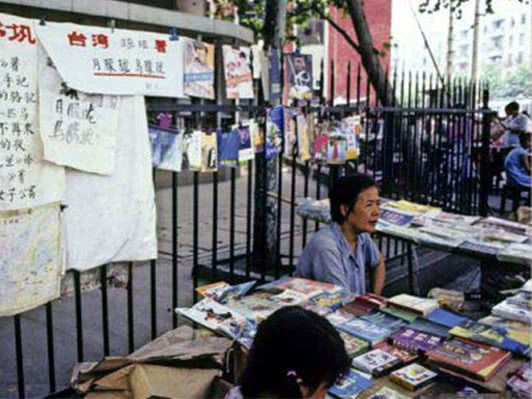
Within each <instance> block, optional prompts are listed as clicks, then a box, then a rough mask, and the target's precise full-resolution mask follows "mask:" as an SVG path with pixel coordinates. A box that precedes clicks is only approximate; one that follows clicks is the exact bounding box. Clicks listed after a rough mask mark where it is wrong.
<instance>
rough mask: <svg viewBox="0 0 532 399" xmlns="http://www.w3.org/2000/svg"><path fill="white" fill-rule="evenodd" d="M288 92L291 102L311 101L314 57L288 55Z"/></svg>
mask: <svg viewBox="0 0 532 399" xmlns="http://www.w3.org/2000/svg"><path fill="white" fill-rule="evenodd" d="M284 59H285V70H286V71H287V76H288V79H287V83H288V84H287V90H288V99H290V100H311V99H312V95H313V86H314V82H313V75H312V55H310V54H297V53H292V54H286V55H285V58H284Z"/></svg>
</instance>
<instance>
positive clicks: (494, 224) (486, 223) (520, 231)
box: [475, 216, 532, 236]
mask: <svg viewBox="0 0 532 399" xmlns="http://www.w3.org/2000/svg"><path fill="white" fill-rule="evenodd" d="M475 226H480V227H482V228H484V229H494V230H497V229H501V230H504V231H506V232H508V233H512V234H516V235H521V236H530V235H531V230H532V227H530V226H527V225H526V224H522V223H517V222H512V221H510V220H506V219H501V218H496V217H493V216H489V217H486V218H482V219H481V220H479V221H478V222H476V223H475Z"/></svg>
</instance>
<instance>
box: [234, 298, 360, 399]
mask: <svg viewBox="0 0 532 399" xmlns="http://www.w3.org/2000/svg"><path fill="white" fill-rule="evenodd" d="M349 365H350V359H349V357H348V356H347V353H346V351H345V347H344V341H343V340H342V338H341V337H340V335H339V334H338V332H337V331H336V330H335V329H334V327H333V326H332V325H331V323H329V321H328V320H327V319H325V318H324V317H323V316H320V315H318V314H317V313H314V312H311V311H309V310H305V309H303V308H301V307H299V306H287V307H284V308H281V309H279V310H277V311H276V312H274V313H273V314H272V315H271V316H270V317H268V318H267V319H266V320H264V321H263V322H262V323H261V324H260V325H259V328H258V331H257V335H256V336H255V340H254V341H253V345H252V346H251V350H250V353H249V358H248V361H247V366H246V367H245V369H244V371H243V373H242V376H241V379H240V386H237V387H235V388H233V389H232V390H231V391H229V393H228V394H227V395H226V397H225V399H243V398H246V399H251V398H306V399H323V398H325V395H326V393H327V390H328V389H329V387H330V386H331V385H333V384H334V383H335V382H336V380H337V379H339V378H340V377H341V376H342V375H343V374H344V373H346V372H347V371H348V370H349Z"/></svg>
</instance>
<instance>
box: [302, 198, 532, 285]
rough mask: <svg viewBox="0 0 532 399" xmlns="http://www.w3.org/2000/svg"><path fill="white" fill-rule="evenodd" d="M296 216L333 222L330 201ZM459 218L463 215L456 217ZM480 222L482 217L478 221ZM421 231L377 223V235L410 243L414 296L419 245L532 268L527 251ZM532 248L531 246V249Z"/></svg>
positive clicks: (305, 204) (311, 204)
mask: <svg viewBox="0 0 532 399" xmlns="http://www.w3.org/2000/svg"><path fill="white" fill-rule="evenodd" d="M382 200H383V203H384V204H386V203H390V202H391V201H390V200H388V199H382ZM411 204H412V205H413V206H419V207H423V205H419V204H414V203H411ZM386 210H387V211H390V209H388V208H386ZM296 213H297V214H298V215H299V216H301V217H303V218H306V219H310V220H313V221H316V222H321V223H330V221H331V217H330V208H329V203H328V200H327V199H325V200H315V199H311V198H305V199H303V200H302V201H300V202H299V204H298V206H297V208H296ZM445 214H446V215H455V214H450V213H445ZM455 216H457V217H459V216H460V215H455ZM462 217H464V218H467V216H462ZM478 219H480V218H478ZM487 219H489V220H490V221H491V222H493V221H499V222H500V223H501V224H502V223H509V222H507V221H505V220H504V219H497V218H493V217H491V218H487ZM522 226H523V229H528V231H530V230H531V228H530V227H525V225H522ZM417 231H418V229H416V228H411V227H404V226H392V224H390V223H387V222H384V223H379V224H377V231H376V234H378V235H379V236H381V237H387V238H392V239H398V240H401V241H403V242H405V244H406V251H407V253H406V255H407V267H408V276H409V285H410V292H411V293H412V294H413V295H419V294H420V289H419V277H418V276H419V262H418V257H417V252H416V248H417V247H418V246H423V247H426V248H430V249H434V250H438V251H444V252H447V253H449V254H453V255H459V256H465V257H469V258H473V259H475V260H479V261H480V264H481V267H482V268H485V267H486V266H487V265H489V264H493V263H497V264H498V263H499V262H502V263H503V264H504V267H505V271H508V272H513V271H516V272H518V271H521V270H529V269H530V261H531V255H530V253H528V252H526V251H522V253H513V254H511V256H508V255H506V256H503V255H505V254H504V253H503V252H502V251H499V250H497V249H496V248H493V247H489V246H488V245H482V244H478V243H470V242H464V243H463V244H461V245H449V243H448V242H446V241H445V240H438V239H434V240H425V239H423V240H422V239H419V238H418V237H417V235H416V233H417ZM531 241H532V238H530V237H528V239H527V240H526V242H527V244H525V246H528V245H530V244H528V243H530V242H531ZM528 248H529V247H528Z"/></svg>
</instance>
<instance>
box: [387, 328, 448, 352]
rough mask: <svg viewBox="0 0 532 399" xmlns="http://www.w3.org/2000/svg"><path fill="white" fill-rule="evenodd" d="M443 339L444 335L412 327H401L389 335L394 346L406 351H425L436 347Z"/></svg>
mask: <svg viewBox="0 0 532 399" xmlns="http://www.w3.org/2000/svg"><path fill="white" fill-rule="evenodd" d="M444 341H445V338H444V337H441V336H439V335H432V334H428V333H424V332H421V331H417V330H414V329H412V328H408V327H403V328H401V329H400V330H399V331H397V332H396V333H394V334H393V335H392V336H391V337H390V342H391V343H392V345H394V346H398V347H400V348H404V349H406V350H408V351H419V352H426V351H429V350H431V349H434V348H436V347H437V346H439V345H441V344H442V343H443V342H444Z"/></svg>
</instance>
